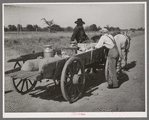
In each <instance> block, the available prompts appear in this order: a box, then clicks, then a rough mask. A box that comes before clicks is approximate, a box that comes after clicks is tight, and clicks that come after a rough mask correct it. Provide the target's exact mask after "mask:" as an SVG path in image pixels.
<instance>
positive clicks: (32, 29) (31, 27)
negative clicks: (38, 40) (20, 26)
mask: <svg viewBox="0 0 149 120" xmlns="http://www.w3.org/2000/svg"><path fill="white" fill-rule="evenodd" d="M26 29H27V30H28V31H34V27H33V26H32V25H31V24H28V25H27V26H26Z"/></svg>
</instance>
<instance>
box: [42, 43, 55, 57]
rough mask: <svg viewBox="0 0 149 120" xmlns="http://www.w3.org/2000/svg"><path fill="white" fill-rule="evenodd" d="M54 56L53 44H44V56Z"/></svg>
mask: <svg viewBox="0 0 149 120" xmlns="http://www.w3.org/2000/svg"><path fill="white" fill-rule="evenodd" d="M49 57H54V50H53V49H52V45H45V46H44V58H49Z"/></svg>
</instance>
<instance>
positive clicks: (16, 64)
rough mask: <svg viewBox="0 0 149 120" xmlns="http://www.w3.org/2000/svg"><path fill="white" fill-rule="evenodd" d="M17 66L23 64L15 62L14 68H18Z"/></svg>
mask: <svg viewBox="0 0 149 120" xmlns="http://www.w3.org/2000/svg"><path fill="white" fill-rule="evenodd" d="M17 66H19V67H21V64H20V63H19V62H18V61H17V62H16V63H15V65H14V66H13V68H16V67H17Z"/></svg>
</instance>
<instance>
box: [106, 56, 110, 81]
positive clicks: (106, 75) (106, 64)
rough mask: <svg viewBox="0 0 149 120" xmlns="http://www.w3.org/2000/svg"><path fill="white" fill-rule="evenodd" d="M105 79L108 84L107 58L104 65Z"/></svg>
mask: <svg viewBox="0 0 149 120" xmlns="http://www.w3.org/2000/svg"><path fill="white" fill-rule="evenodd" d="M105 79H106V82H108V80H109V61H108V58H107V60H106V65H105Z"/></svg>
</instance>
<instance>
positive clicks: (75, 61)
mask: <svg viewBox="0 0 149 120" xmlns="http://www.w3.org/2000/svg"><path fill="white" fill-rule="evenodd" d="M84 84H85V72H84V66H83V64H82V62H81V60H80V58H78V57H72V58H70V59H69V60H68V61H67V62H66V63H65V65H64V68H63V70H62V75H61V91H62V95H63V97H64V98H65V100H67V101H69V102H74V101H76V100H77V99H79V98H80V97H81V95H82V93H83V89H84Z"/></svg>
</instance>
